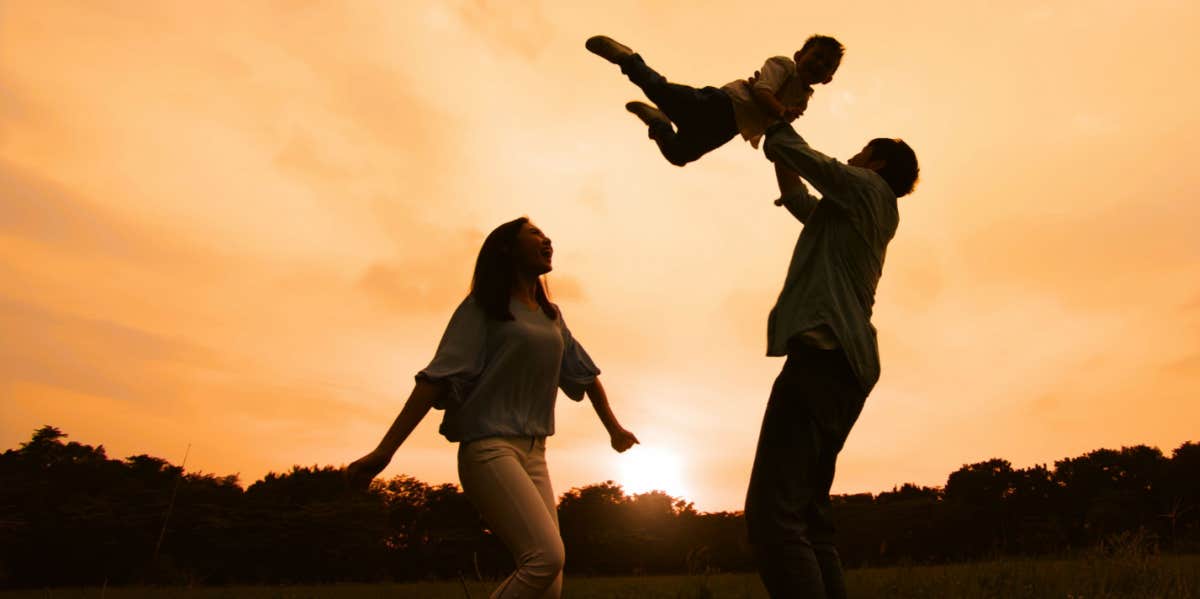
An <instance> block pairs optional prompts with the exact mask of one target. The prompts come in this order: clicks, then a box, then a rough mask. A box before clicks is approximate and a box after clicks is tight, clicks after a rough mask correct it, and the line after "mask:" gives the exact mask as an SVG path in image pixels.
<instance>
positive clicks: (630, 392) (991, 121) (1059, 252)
mask: <svg viewBox="0 0 1200 599" xmlns="http://www.w3.org/2000/svg"><path fill="white" fill-rule="evenodd" d="M760 4H761V6H760ZM745 6H746V4H745V3H743V2H694V1H687V2H644V3H643V2H590V3H585V2H489V1H482V0H476V1H465V0H461V1H460V0H447V1H435V2H426V1H418V0H412V1H397V2H377V3H373V2H353V3H345V2H329V3H322V2H304V1H275V2H266V1H264V2H251V3H246V2H227V3H210V2H204V3H198V2H115V1H113V2H86V3H79V2H51V1H45V2H43V1H10V2H0V449H7V448H14V447H16V446H17V445H18V444H19V443H21V442H23V441H26V440H28V439H29V436H30V434H31V433H32V432H33V430H34V429H35V428H37V427H39V426H41V425H44V424H52V425H54V426H57V427H60V428H61V429H63V430H64V431H65V432H66V433H68V434H69V435H70V438H71V439H72V440H75V441H79V442H83V443H89V444H103V445H104V446H105V447H106V448H107V450H108V452H109V455H110V457H114V458H120V457H124V456H128V455H133V454H138V453H149V454H151V455H156V456H160V457H163V458H166V459H168V460H171V461H172V462H175V463H179V461H180V460H181V459H182V458H183V456H184V452H185V449H186V448H187V447H188V445H189V444H190V445H191V450H190V454H189V457H188V461H187V468H188V469H189V470H193V471H194V470H200V471H205V472H211V473H216V474H222V475H223V474H233V473H240V476H241V480H242V481H243V483H246V484H248V483H250V482H253V481H254V480H256V479H257V478H259V477H261V476H262V475H263V474H265V473H266V472H268V471H272V470H273V471H281V470H286V469H289V468H290V467H291V466H292V465H294V464H301V465H312V464H343V463H347V462H349V461H351V460H353V459H355V458H357V457H358V456H360V455H362V454H363V453H364V452H366V451H367V450H369V449H370V448H371V447H373V446H374V444H375V443H376V442H377V441H378V439H379V437H380V436H381V435H382V433H383V432H384V430H385V429H386V427H387V426H388V424H389V423H390V422H391V419H392V418H393V417H394V415H395V414H396V412H397V411H398V409H399V408H400V406H401V405H402V403H403V401H404V399H405V398H406V397H407V395H408V393H409V391H410V390H411V388H412V376H413V374H414V373H415V372H416V371H417V370H419V369H420V368H422V367H423V366H425V364H426V363H428V361H429V359H430V358H431V357H432V355H433V351H434V348H435V347H436V344H437V341H438V339H439V337H440V335H441V332H442V330H443V328H444V326H445V323H446V321H447V319H448V317H449V315H450V313H451V312H452V311H453V309H454V307H455V306H456V305H457V303H458V302H459V301H460V300H461V299H462V297H463V296H464V294H465V293H466V291H467V286H468V283H469V280H470V272H471V268H472V266H473V263H474V259H475V255H476V252H477V251H478V248H479V244H480V243H481V242H482V239H483V236H484V235H485V234H486V233H487V232H488V231H490V230H491V229H492V228H493V227H494V226H496V225H497V224H499V223H501V222H503V221H506V220H509V219H512V218H515V217H516V216H520V215H523V214H524V215H529V216H530V217H531V218H532V219H533V220H534V221H535V222H536V223H537V224H538V225H540V226H541V227H542V228H543V229H545V231H546V232H547V233H548V234H549V235H550V236H551V237H552V238H553V240H554V245H555V248H556V250H557V251H556V255H555V270H554V272H553V273H551V275H550V277H549V284H550V288H551V292H552V293H553V294H554V298H555V300H556V301H557V302H558V303H559V304H560V305H561V306H562V308H563V311H564V314H565V316H566V318H567V321H568V322H569V323H570V325H571V328H572V330H573V332H574V333H575V335H576V337H577V338H579V339H580V340H581V341H582V343H583V344H584V345H585V346H586V347H587V349H588V351H589V352H590V353H591V355H592V356H593V358H595V360H596V362H597V363H598V364H599V365H600V367H601V368H602V369H603V370H604V374H603V376H602V379H603V380H604V382H605V385H606V387H607V388H608V390H609V394H610V398H611V401H612V404H613V407H614V409H615V411H616V413H617V415H618V417H619V418H620V419H621V421H622V423H623V424H624V425H625V426H627V427H628V428H629V429H630V430H632V431H634V432H635V433H636V434H637V435H638V436H639V437H640V438H641V440H642V445H641V446H639V447H636V448H635V449H633V450H631V451H630V452H628V453H626V454H623V455H618V454H616V453H614V452H612V451H611V449H609V448H608V445H607V436H606V435H605V434H604V431H603V429H602V427H601V426H600V424H599V422H598V420H597V419H596V417H595V415H594V413H593V412H592V410H591V408H590V407H589V406H588V405H587V404H586V403H585V404H576V403H574V402H570V401H568V400H566V399H565V398H563V397H561V396H560V398H559V404H558V434H557V435H556V436H555V437H554V438H553V439H552V440H551V442H550V451H549V461H550V467H551V472H552V474H553V478H554V484H555V488H556V491H558V492H559V493H561V492H563V491H566V490H567V489H569V488H571V487H574V486H580V485H584V484H590V483H594V482H600V481H603V480H606V479H613V480H615V481H617V482H619V483H623V484H625V485H626V486H627V489H629V490H631V491H641V490H645V489H647V488H650V487H661V488H665V490H667V491H668V492H670V493H672V494H675V495H681V496H684V497H686V498H688V499H690V500H693V501H695V502H696V506H697V508H699V509H702V510H725V509H740V508H741V501H742V498H743V496H744V492H745V483H746V480H747V478H748V475H749V470H750V463H751V459H752V457H753V450H754V443H755V439H756V436H757V433H758V427H759V424H760V418H761V415H762V411H763V408H764V406H765V402H766V398H767V395H768V392H769V390H770V385H771V383H772V381H773V379H774V376H775V375H776V373H777V372H778V370H779V368H780V367H781V366H782V360H781V359H778V358H767V357H765V345H766V341H765V338H766V317H767V312H768V311H769V309H770V307H771V306H772V304H773V303H774V300H775V297H776V295H777V294H778V292H779V289H780V286H781V284H782V282H783V277H784V274H785V271H786V268H787V263H788V259H789V257H790V254H791V249H792V246H793V244H794V243H795V239H796V236H797V234H798V233H799V232H800V226H799V224H798V223H797V222H795V221H794V220H793V219H792V218H791V217H790V216H789V215H788V214H787V213H786V211H785V210H784V209H782V208H777V207H775V206H773V205H772V200H773V199H774V198H775V197H777V195H778V194H777V190H776V189H775V184H774V178H773V174H772V170H771V167H770V164H769V163H768V162H767V161H766V160H765V159H764V158H763V156H762V154H761V152H758V151H755V150H753V149H752V148H751V147H750V146H749V145H748V144H746V143H744V142H742V141H740V140H734V141H733V142H730V143H729V144H728V145H727V146H725V147H724V148H722V149H720V150H718V151H716V152H715V153H713V154H711V155H709V156H706V157H704V158H703V159H701V160H700V161H699V162H697V163H694V164H692V165H689V166H688V167H686V168H684V169H680V168H677V167H673V166H670V165H669V164H667V163H666V162H665V161H664V160H662V158H661V157H660V156H659V155H658V153H657V150H656V149H655V147H654V146H653V144H652V143H651V142H650V141H649V140H648V139H646V133H645V129H644V128H643V127H642V126H641V124H640V123H639V122H638V121H637V120H636V119H635V118H634V117H633V116H631V115H629V114H628V113H626V112H625V111H624V109H623V104H624V103H625V102H626V101H628V100H631V99H637V98H640V93H639V92H638V90H637V89H636V88H635V87H633V86H632V85H631V84H630V83H628V81H627V80H625V79H624V78H623V77H622V76H621V75H620V73H619V71H618V70H617V68H616V67H614V66H612V65H610V64H608V63H606V62H604V61H603V60H601V59H599V58H598V57H596V56H593V55H591V54H589V53H588V52H587V51H585V50H584V47H583V42H584V40H585V39H586V38H587V37H588V36H589V35H591V34H595V33H607V34H609V35H612V36H613V37H615V38H616V39H618V40H621V41H623V42H626V43H628V44H630V45H632V46H633V47H634V48H635V49H637V50H639V51H640V52H641V53H642V54H643V56H645V58H646V59H647V61H648V62H649V63H650V64H651V65H652V66H655V67H657V68H658V69H659V70H660V71H662V72H663V73H664V74H666V75H667V76H668V77H669V78H671V79H673V80H676V81H679V82H684V83H690V84H694V85H709V84H711V85H721V84H723V83H725V82H728V81H730V80H732V79H735V78H739V77H744V76H746V75H749V74H750V73H751V72H753V71H754V69H755V68H757V67H759V66H760V65H761V64H762V62H763V60H764V59H766V58H767V57H769V56H772V55H778V54H784V55H789V56H790V55H791V54H792V52H793V51H794V50H796V49H797V48H798V47H799V46H800V45H801V44H802V43H803V41H804V39H805V38H806V37H807V36H808V35H810V34H811V33H815V32H820V33H826V34H830V35H834V36H836V37H838V38H839V39H840V40H841V41H842V42H843V43H844V44H845V45H846V47H847V53H846V57H845V60H844V61H843V63H842V66H841V70H840V71H839V72H838V73H837V75H836V77H835V78H834V81H833V82H832V83H831V84H830V85H827V86H819V87H818V88H817V90H816V94H815V95H814V97H813V99H812V102H811V103H810V105H809V110H808V112H807V114H805V115H804V116H803V117H801V118H800V120H799V121H797V129H798V130H799V131H800V132H801V133H802V134H804V135H805V136H806V138H807V139H808V140H809V142H810V143H812V144H813V145H814V146H815V147H816V148H818V149H820V150H822V151H824V152H826V153H828V154H830V155H832V156H836V157H839V158H842V159H845V158H847V157H849V156H851V155H853V154H854V153H855V152H856V151H857V150H858V149H859V148H860V147H861V146H862V145H863V144H864V143H865V142H866V141H867V140H868V139H869V138H871V137H877V136H888V137H892V136H899V137H903V138H905V139H906V140H908V141H909V142H910V143H911V144H912V146H913V147H914V148H915V149H916V151H917V154H918V156H919V158H920V161H921V174H922V181H921V183H920V185H919V186H918V188H917V191H916V192H915V193H914V194H913V195H911V196H909V197H906V198H903V199H902V200H901V202H900V212H901V222H900V229H899V232H898V233H897V236H896V239H895V240H894V241H893V242H892V244H891V246H890V250H889V255H888V257H887V263H886V266H885V269H884V276H883V280H882V282H881V283H880V286H879V291H878V294H877V298H876V300H877V301H876V313H875V319H874V322H875V325H876V326H877V328H878V329H879V338H880V351H881V356H882V362H883V375H882V378H881V380H880V382H879V384H878V386H877V387H876V388H875V390H874V392H873V393H872V395H871V397H870V398H869V399H868V402H867V405H866V408H865V410H864V412H863V415H862V417H861V419H860V420H859V422H858V424H857V425H856V427H855V429H854V431H853V433H852V434H851V436H850V439H849V442H848V443H847V445H846V448H845V450H844V452H843V454H842V457H841V461H840V465H839V473H838V478H837V480H836V482H835V485H834V491H835V492H840V493H852V492H879V491H882V490H886V489H890V488H891V487H892V486H893V485H897V484H900V483H904V482H916V483H919V484H924V485H939V486H940V485H942V484H944V483H945V480H946V478H945V477H946V475H947V474H949V473H950V472H951V471H953V470H955V469H956V468H958V467H959V466H961V465H962V464H964V463H968V462H973V461H979V460H984V459H988V458H992V457H1003V458H1007V459H1009V460H1011V461H1012V462H1013V463H1014V465H1015V466H1018V467H1026V466H1030V465H1033V464H1037V463H1047V462H1053V461H1054V460H1055V459H1059V458H1063V457H1067V456H1073V455H1078V454H1080V453H1083V452H1085V451H1089V450H1092V449H1096V448H1100V447H1119V446H1121V445H1131V444H1138V443H1146V444H1150V445H1155V446H1158V447H1160V448H1162V449H1163V450H1164V451H1167V452H1169V451H1170V450H1171V449H1173V448H1174V447H1176V446H1178V445H1179V444H1180V443H1182V442H1184V441H1187V440H1200V426H1197V423H1200V404H1198V403H1197V399H1200V397H1198V394H1197V389H1198V388H1200V237H1198V236H1197V233H1198V231H1197V223H1200V201H1198V200H1200V198H1198V197H1197V191H1196V190H1197V189H1198V188H1200V168H1198V167H1197V166H1196V165H1194V164H1193V162H1195V159H1196V157H1197V156H1198V155H1200V152H1198V151H1197V140H1198V139H1200V120H1198V118H1197V109H1196V107H1197V106H1200V79H1197V77H1196V76H1195V74H1196V73H1197V72H1200V41H1198V40H1200V14H1198V13H1200V4H1198V3H1196V2H1194V1H1190V0H1180V1H1169V0H1158V1H1153V0H1152V1H1148V2H1141V3H1131V2H1115V1H1100V2H1082V1H1051V2H1015V3H996V2H976V1H967V2H960V1H957V0H955V1H950V0H945V1H922V2H910V3H905V2H868V1H863V2H817V3H813V2H774V3H767V2H764V3H755V8H753V9H748V8H745ZM440 418H441V414H440V413H432V414H431V416H430V417H429V418H427V419H426V420H425V422H423V423H422V425H421V426H420V428H419V429H418V430H417V431H416V432H415V433H414V435H413V437H412V438H411V439H410V440H409V442H408V443H407V444H406V445H405V446H404V447H402V448H401V449H400V451H399V452H398V453H397V455H396V458H395V460H393V462H392V465H391V466H390V467H389V468H388V469H387V470H386V471H385V472H384V475H385V476H390V475H394V474H399V473H407V474H411V475H413V476H415V477H417V478H419V479H421V480H424V481H427V482H430V483H441V482H455V483H457V477H456V474H455V465H454V460H455V452H454V448H453V446H452V445H450V444H449V443H447V442H446V441H445V440H444V439H442V438H441V437H440V436H439V435H438V434H437V424H438V422H439V421H440Z"/></svg>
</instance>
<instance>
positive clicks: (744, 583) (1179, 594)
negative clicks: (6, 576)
mask: <svg viewBox="0 0 1200 599" xmlns="http://www.w3.org/2000/svg"><path fill="white" fill-rule="evenodd" d="M493 584H494V583H488V582H468V583H466V585H465V588H464V585H463V584H462V583H460V582H440V583H413V584H373V585H366V584H364V585H330V586H294V587H288V586H257V587H196V588H173V587H136V588H109V589H101V588H89V589H48V590H36V591H33V590H30V591H7V592H2V593H0V599H33V598H35V597H36V598H45V599H51V598H53V599H97V598H103V599H176V598H178V599H233V598H239V599H240V598H243V597H244V598H247V599H368V598H375V597H386V598H396V599H400V598H413V599H466V598H467V597H470V598H472V599H483V598H485V597H487V596H488V593H489V592H490V590H491V588H492V586H493ZM847 586H848V587H849V593H850V596H851V597H854V598H868V597H888V598H907V597H912V598H917V597H921V598H935V597H953V598H963V599H973V598H985V597H986V598H993V597H995V598H1000V597H1003V598H1006V599H1007V598H1025V597H1030V598H1036V597H1055V598H1059V599H1106V598H1118V597H1162V598H1192V597H1200V556H1165V557H1164V556H1146V557H1140V558H1118V559H1111V558H1110V559H1081V560H1029V561H1004V562H985V563H977V564H958V565H950V566H914V567H895V568H878V569H875V568H866V569H859V570H851V571H849V572H848V573H847ZM563 594H564V597H566V598H568V599H659V598H661V599H702V598H716V599H721V598H724V597H729V598H732V599H743V598H744V599H757V598H762V599H765V598H766V596H767V594H766V591H764V590H763V588H762V585H761V584H759V581H758V578H757V577H756V576H754V575H752V574H714V575H696V576H642V577H630V578H583V577H569V578H567V581H566V585H565V588H564V593H563Z"/></svg>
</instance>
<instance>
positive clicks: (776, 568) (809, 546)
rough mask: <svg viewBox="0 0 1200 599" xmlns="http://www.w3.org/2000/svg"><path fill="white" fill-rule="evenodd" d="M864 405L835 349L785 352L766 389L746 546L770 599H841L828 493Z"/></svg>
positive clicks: (842, 588) (842, 585)
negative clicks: (767, 395)
mask: <svg viewBox="0 0 1200 599" xmlns="http://www.w3.org/2000/svg"><path fill="white" fill-rule="evenodd" d="M864 399H865V394H864V393H863V392H862V390H861V388H860V387H859V386H858V382H857V380H856V379H855V377H854V374H853V371H852V370H851V368H850V365H849V363H848V362H847V361H846V358H845V354H843V353H842V352H841V350H816V349H812V348H806V347H803V346H797V347H796V348H794V349H793V350H792V351H791V352H789V355H788V361H787V363H786V364H785V365H784V368H783V372H781V373H780V375H779V378H778V379H776V382H775V386H774V388H772V390H771V399H770V400H769V401H768V404H767V413H766V415H765V416H764V418H763V428H762V432H761V434H760V436H759V444H758V452H757V454H756V455H755V460H754V469H753V472H752V473H751V477H750V489H749V491H748V493H747V496H746V524H747V526H748V528H749V533H750V542H751V544H752V545H753V546H754V548H755V555H756V557H757V558H758V566H759V572H760V575H761V576H762V579H763V583H764V584H765V585H766V586H767V591H768V592H769V593H770V595H771V596H772V597H774V598H781V597H818V598H819V597H831V598H840V597H844V596H845V583H844V582H843V578H842V571H841V564H840V560H839V559H838V556H837V551H836V549H834V546H833V523H832V520H831V519H830V502H829V488H830V485H831V484H832V482H833V473H834V469H835V464H836V460H837V454H838V452H839V451H841V448H842V445H843V444H844V443H845V440H846V435H847V433H848V432H849V430H850V427H851V426H852V425H853V424H854V421H855V420H856V419H857V418H858V414H859V412H860V411H861V410H862V404H863V400H864Z"/></svg>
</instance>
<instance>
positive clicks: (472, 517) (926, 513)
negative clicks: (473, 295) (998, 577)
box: [0, 426, 1200, 588]
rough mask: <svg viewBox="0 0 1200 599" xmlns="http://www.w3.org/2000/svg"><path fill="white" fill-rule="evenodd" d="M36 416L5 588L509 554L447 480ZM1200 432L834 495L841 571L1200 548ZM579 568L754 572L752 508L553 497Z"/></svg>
mask: <svg viewBox="0 0 1200 599" xmlns="http://www.w3.org/2000/svg"><path fill="white" fill-rule="evenodd" d="M66 437H67V435H65V434H64V433H63V432H62V431H60V430H59V429H57V428H54V427H51V426H45V427H42V428H40V429H38V430H37V431H35V432H34V433H33V436H32V438H31V439H30V440H29V441H28V442H27V443H22V444H20V446H19V447H18V448H17V449H10V450H8V451H6V452H4V453H3V454H0V586H3V587H8V588H17V587H42V586H61V585H100V584H109V585H116V584H127V583H170V584H224V583H259V584H265V583H272V584H274V583H324V582H343V581H381V580H391V581H406V580H421V579H431V578H441V579H447V578H449V579H454V578H458V577H463V578H466V579H474V578H477V577H478V578H488V577H499V576H503V575H505V574H507V572H508V571H509V570H510V569H511V567H512V563H511V561H510V559H511V558H510V557H509V556H508V552H507V551H505V550H504V547H503V546H502V545H501V544H500V542H499V540H498V539H496V538H495V537H494V536H493V535H492V534H491V533H490V532H489V531H488V530H487V528H486V526H485V525H484V523H483V522H482V521H481V520H480V518H479V516H478V515H477V514H476V512H475V510H474V508H473V507H472V506H471V504H470V502H469V501H468V500H467V499H466V497H465V495H463V493H462V492H461V491H460V490H459V489H458V487H457V486H455V485H453V484H442V485H430V484H427V483H424V482H421V481H419V480H416V479H414V478H412V477H409V476H403V475H402V476H396V477H394V478H392V479H389V480H376V481H375V482H374V483H373V484H372V486H371V488H370V489H369V490H368V491H366V492H360V491H352V490H348V489H347V488H346V485H345V483H344V482H343V478H342V473H341V470H340V469H339V468H336V467H332V466H323V467H318V466H312V467H300V466H296V467H293V468H292V470H291V471H289V472H285V473H281V474H276V473H270V474H267V475H266V476H265V477H263V478H262V479H261V480H258V481H256V482H254V483H253V484H251V485H249V486H248V487H246V488H243V487H242V486H241V485H240V484H239V481H238V479H237V477H236V476H217V475H212V474H204V473H197V472H184V471H183V469H182V468H180V467H179V466H175V465H172V464H170V463H169V462H167V461H166V460H163V459H160V458H156V457H152V456H148V455H136V456H131V457H128V458H125V459H123V460H115V459H109V458H108V457H107V455H106V454H105V450H104V447H103V446H97V447H93V446H89V445H83V444H80V443H76V442H67V441H66ZM1198 505H1200V444H1196V443H1191V442H1189V443H1184V444H1183V445H1181V446H1179V447H1178V448H1176V449H1175V450H1174V451H1173V452H1172V453H1171V455H1170V457H1167V456H1166V455H1164V454H1163V453H1162V452H1161V451H1159V450H1158V449H1156V448H1153V447H1148V446H1145V445H1138V446H1134V447H1124V448H1122V449H1120V450H1113V449H1100V450H1096V451H1092V452H1090V453H1087V454H1084V455H1082V456H1078V457H1074V458H1066V459H1063V460H1059V461H1057V462H1055V463H1054V465H1053V468H1049V467H1047V466H1045V465H1039V466H1033V467H1030V468H1023V469H1021V468H1013V467H1012V465H1011V464H1010V463H1009V462H1008V461H1006V460H1003V459H992V460H988V461H986V462H980V463H975V464H967V465H964V466H963V467H962V468H959V469H958V470H956V471H954V472H952V473H951V474H950V475H949V477H948V478H947V481H946V484H945V486H944V487H922V486H917V485H913V484H904V485H901V486H898V487H895V488H894V489H893V490H892V491H888V492H884V493H879V494H870V493H863V494H856V495H839V496H835V497H834V518H835V521H836V522H837V524H838V527H839V533H838V546H839V550H840V551H841V553H842V559H843V561H844V562H845V564H846V565H847V566H849V567H861V566H882V565H891V564H897V563H936V562H951V561H961V560H973V559H985V558H986V559H990V558H998V557H1004V556H1018V555H1019V556H1044V555H1063V554H1067V553H1071V552H1074V551H1080V550H1092V549H1094V548H1097V547H1100V548H1103V547H1105V546H1106V544H1111V543H1112V542H1113V541H1114V539H1116V540H1120V539H1130V538H1136V539H1137V540H1138V542H1139V543H1144V544H1147V545H1149V546H1150V548H1151V549H1153V550H1166V551H1174V552H1194V551H1197V550H1198V549H1200V510H1198V509H1197V507H1198ZM558 512H559V520H560V526H561V529H562V535H563V541H564V543H565V545H566V549H567V563H566V570H567V573H568V574H571V575H581V574H583V575H617V574H622V575H628V574H634V575H636V574H678V573H696V572H710V571H750V570H752V565H751V562H750V552H749V548H748V546H747V544H746V539H745V532H744V522H743V518H742V514H741V512H715V513H705V512H699V511H697V510H696V509H695V507H694V505H693V504H692V503H690V502H688V501H686V500H685V499H681V498H677V497H672V496H670V495H667V494H665V493H663V492H650V493H640V494H633V495H630V494H626V493H625V492H624V490H623V489H622V488H621V487H620V486H619V485H617V484H614V483H613V482H611V481H608V482H604V483H599V484H594V485H589V486H585V487H580V488H574V489H570V490H569V491H567V492H565V493H564V494H563V495H562V496H561V497H560V500H559V506H558Z"/></svg>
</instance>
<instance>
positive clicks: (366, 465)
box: [346, 450, 392, 490]
mask: <svg viewBox="0 0 1200 599" xmlns="http://www.w3.org/2000/svg"><path fill="white" fill-rule="evenodd" d="M391 461H392V456H390V455H387V454H386V453H381V452H379V451H378V450H376V451H372V452H371V453H368V454H367V455H365V456H363V457H361V458H358V459H357V460H354V462H353V463H351V464H350V465H349V466H346V483H347V484H349V485H350V488H352V489H359V490H366V488H367V487H369V486H371V481H372V480H374V478H375V477H376V476H378V475H379V473H380V472H383V469H384V468H386V467H387V465H388V463H389V462H391Z"/></svg>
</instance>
